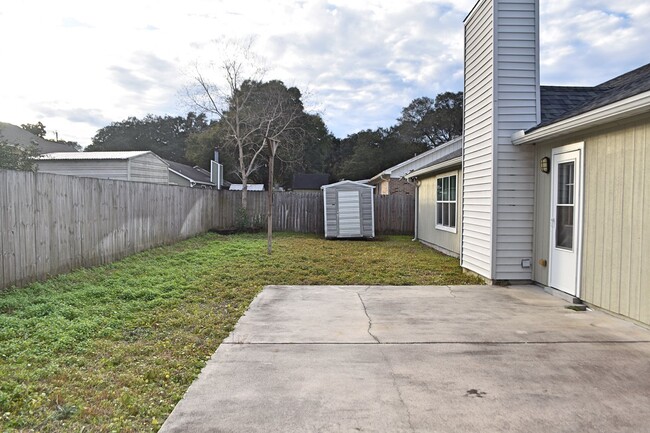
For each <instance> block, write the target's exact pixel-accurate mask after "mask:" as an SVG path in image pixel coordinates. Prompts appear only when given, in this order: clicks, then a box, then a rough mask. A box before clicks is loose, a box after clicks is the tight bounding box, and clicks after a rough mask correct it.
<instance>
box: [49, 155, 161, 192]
mask: <svg viewBox="0 0 650 433" xmlns="http://www.w3.org/2000/svg"><path fill="white" fill-rule="evenodd" d="M37 162H38V171H39V172H41V173H53V174H65V175H69V176H79V177H96V178H99V179H114V180H130V181H134V182H150V183H162V184H165V185H167V184H168V183H169V166H168V165H167V163H166V162H165V161H163V160H162V159H161V158H160V157H159V156H158V155H156V154H155V153H153V152H150V151H120V152H56V153H46V154H45V155H41V156H40V157H39V158H38V160H37Z"/></svg>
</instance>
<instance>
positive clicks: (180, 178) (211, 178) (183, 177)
mask: <svg viewBox="0 0 650 433" xmlns="http://www.w3.org/2000/svg"><path fill="white" fill-rule="evenodd" d="M165 162H166V163H167V164H168V165H169V184H170V185H178V186H186V187H190V188H215V189H221V188H222V187H224V186H228V187H229V186H230V183H229V182H224V180H223V166H222V165H221V164H218V163H217V164H215V163H214V161H212V164H211V168H212V173H211V172H209V171H208V170H205V169H203V168H201V167H198V166H194V167H192V166H189V165H186V164H181V163H180V162H175V161H169V160H167V159H166V160H165Z"/></svg>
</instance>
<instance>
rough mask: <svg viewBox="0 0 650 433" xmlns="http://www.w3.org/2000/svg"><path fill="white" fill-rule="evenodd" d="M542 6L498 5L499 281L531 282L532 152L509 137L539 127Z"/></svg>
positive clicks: (531, 0)
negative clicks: (525, 261)
mask: <svg viewBox="0 0 650 433" xmlns="http://www.w3.org/2000/svg"><path fill="white" fill-rule="evenodd" d="M538 1H539V0H517V1H516V2H512V1H508V0H498V1H497V2H496V6H497V7H496V11H495V12H496V17H497V29H498V31H497V33H496V37H495V40H496V53H495V54H496V56H495V57H496V59H497V61H496V65H495V73H496V75H497V78H496V80H495V83H496V94H497V97H496V98H495V105H496V108H495V118H496V119H497V122H496V124H495V129H496V133H495V135H496V146H495V149H496V155H495V167H494V172H495V174H496V177H495V178H494V180H495V183H496V192H495V199H496V210H495V215H494V216H495V220H496V225H495V227H494V230H495V234H496V236H495V238H494V242H495V245H494V276H493V279H496V280H530V279H532V270H531V269H524V268H522V267H521V260H522V259H525V258H531V257H532V256H533V217H534V215H533V212H534V189H535V160H534V148H533V147H532V146H514V145H513V144H512V141H511V136H512V134H513V133H514V132H516V131H521V130H526V129H528V128H531V127H532V126H534V125H536V124H538V123H539V121H540V115H539V66H538V65H539V61H538V55H539V53H538V49H537V46H538V43H537V38H538V37H537V35H538V34H539V32H538V22H537V13H536V11H537V10H538V7H539V5H538Z"/></svg>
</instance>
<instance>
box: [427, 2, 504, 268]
mask: <svg viewBox="0 0 650 433" xmlns="http://www.w3.org/2000/svg"><path fill="white" fill-rule="evenodd" d="M492 9H493V3H492V0H484V1H482V2H480V3H479V4H477V5H476V7H475V9H474V10H473V11H472V13H471V14H470V16H469V17H468V18H467V20H466V22H465V102H464V113H463V117H464V142H463V181H462V182H459V183H462V184H463V185H464V190H463V193H462V218H463V221H462V225H463V231H462V240H461V242H462V255H461V265H462V266H463V267H465V268H467V269H469V270H472V271H474V272H477V273H478V274H480V275H483V276H485V277H487V278H491V276H492V261H491V257H492V234H491V226H492V175H493V173H492V156H493V155H492V138H493V129H492V117H493V105H492V95H493V94H492V90H493V89H492V86H493V71H492V68H493V66H492V65H493V47H494V44H493V30H492V24H493V10H492ZM434 221H435V220H434Z"/></svg>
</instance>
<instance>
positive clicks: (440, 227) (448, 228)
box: [436, 224, 456, 233]
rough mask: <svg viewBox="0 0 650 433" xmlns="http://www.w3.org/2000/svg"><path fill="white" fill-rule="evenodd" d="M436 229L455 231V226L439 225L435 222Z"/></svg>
mask: <svg viewBox="0 0 650 433" xmlns="http://www.w3.org/2000/svg"><path fill="white" fill-rule="evenodd" d="M436 230H442V231H443V232H449V233H456V227H447V226H439V225H437V224H436Z"/></svg>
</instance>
